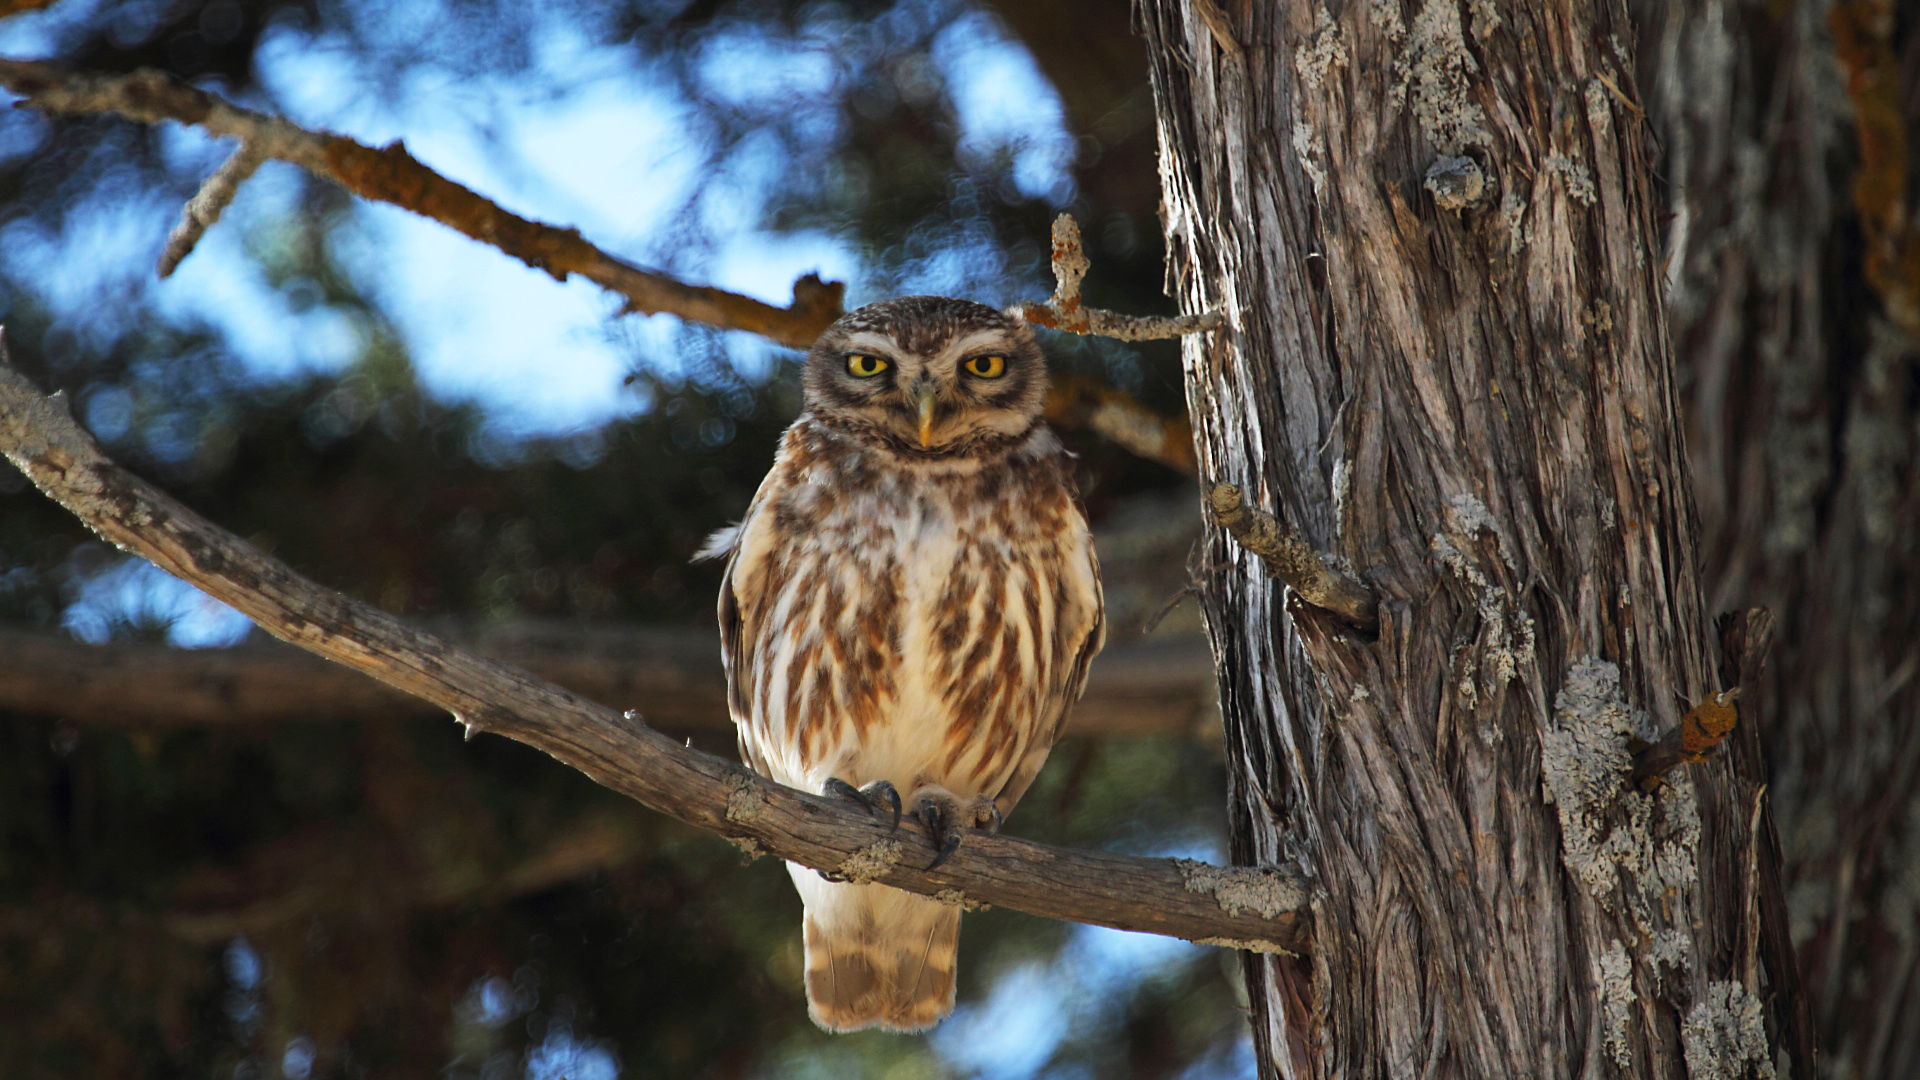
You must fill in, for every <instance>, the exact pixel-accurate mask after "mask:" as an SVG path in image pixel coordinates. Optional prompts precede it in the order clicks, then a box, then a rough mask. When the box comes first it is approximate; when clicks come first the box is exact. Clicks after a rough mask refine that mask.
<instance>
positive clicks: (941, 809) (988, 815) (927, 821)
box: [913, 788, 1000, 870]
mask: <svg viewBox="0 0 1920 1080" xmlns="http://www.w3.org/2000/svg"><path fill="white" fill-rule="evenodd" d="M913 816H914V819H915V820H917V821H919V822H920V824H921V825H922V826H924V827H925V828H926V830H927V838H928V839H930V840H932V841H933V846H934V847H935V848H936V849H937V854H935V855H934V857H933V861H932V862H930V863H928V864H927V869H929V870H933V869H936V868H938V867H939V866H940V864H941V863H944V862H946V861H947V860H948V859H949V858H951V857H952V856H953V853H954V852H956V851H958V850H960V834H961V830H962V829H985V830H986V831H988V832H996V833H997V832H999V831H1000V808H999V807H998V806H995V805H994V804H993V800H992V799H989V798H987V797H986V796H985V795H980V796H976V797H975V798H972V799H969V800H967V801H966V802H961V801H960V799H959V798H958V797H957V796H955V795H954V794H953V793H952V792H950V791H947V790H946V789H944V788H923V789H922V790H921V791H920V793H919V794H918V795H916V796H915V797H914V800H913Z"/></svg>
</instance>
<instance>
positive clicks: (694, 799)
mask: <svg viewBox="0 0 1920 1080" xmlns="http://www.w3.org/2000/svg"><path fill="white" fill-rule="evenodd" d="M0 452H4V453H5V454H6V456H7V458H8V459H9V460H11V461H12V462H13V463H14V464H15V465H16V466H18V467H19V468H20V470H21V471H22V472H24V473H25V474H26V475H27V476H28V477H29V478H30V479H32V481H33V482H34V484H35V485H37V486H38V487H39V488H40V490H41V491H43V492H45V493H46V494H47V495H49V496H51V497H52V498H53V499H54V500H55V501H57V502H59V503H60V504H61V505H62V506H65V507H66V508H67V509H68V510H69V511H71V512H73V514H74V515H75V516H77V517H79V518H80V520H81V521H82V522H84V523H85V524H86V525H87V526H88V527H89V528H91V529H93V530H94V531H95V532H97V533H98V534H100V536H102V537H103V538H105V539H106V540H108V541H109V542H111V543H113V544H116V545H118V546H119V547H121V548H123V549H125V550H127V551H129V552H132V553H134V554H136V555H140V556H142V557H144V558H146V559H148V560H150V561H152V562H153V563H154V564H155V565H157V566H159V567H160V568H161V569H163V570H166V571H167V572H168V573H171V574H173V575H174V576H176V577H179V578H181V579H183V580H185V581H188V582H190V583H192V584H193V585H195V586H197V587H199V588H200V589H201V590H202V591H204V592H206V593H208V594H209V595H211V596H213V597H215V598H216V599H219V600H222V601H224V602H226V603H227V604H229V605H231V606H233V607H234V608H236V609H238V610H239V611H240V612H242V613H243V614H245V615H247V616H248V617H249V618H251V619H252V620H253V621H254V623H255V624H256V625H258V626H260V627H261V628H262V629H264V630H266V631H267V632H269V633H271V634H273V635H274V636H275V637H279V638H281V639H282V640H285V641H288V642H291V643H293V644H295V645H298V646H300V647H301V648H303V649H306V650H308V651H309V652H313V653H315V654H317V655H320V656H323V657H326V658H327V659H329V660H333V661H335V662H337V663H340V664H343V665H345V666H347V667H350V668H353V669H354V670H356V671H359V672H362V673H363V674H367V675H371V676H373V677H374V678H376V679H379V680H380V681H381V682H384V683H386V684H387V685H389V686H392V687H394V688H396V689H399V690H403V691H405V692H407V693H409V694H413V695H415V696H417V697H420V698H423V699H425V700H427V701H429V702H431V703H433V704H434V705H436V706H438V707H439V708H441V709H445V710H447V711H448V712H451V713H453V715H454V717H455V719H457V720H459V721H460V722H461V723H463V724H465V725H466V726H467V730H468V733H469V734H472V733H473V732H476V731H481V730H487V731H492V732H495V733H498V734H501V735H505V736H507V737H508V738H512V739H515V740H517V741H519V742H523V743H526V744H527V745H529V746H532V747H535V748H536V749H539V750H541V751H544V752H545V753H547V754H550V755H552V756H553V757H554V758H556V759H557V760H559V761H561V762H564V763H565V764H568V765H570V766H572V767H573V768H576V769H578V770H580V771H581V772H583V773H585V774H586V775H587V776H589V777H591V778H592V779H593V780H594V781H596V782H597V783H599V784H601V785H603V786H605V787H608V788H611V789H613V790H615V791H619V792H621V793H623V794H625V795H628V796H629V797H631V798H633V799H635V800H637V801H639V802H641V803H643V804H645V805H647V806H650V807H652V808H653V809H655V810H659V811H660V812H662V813H665V814H667V815H669V816H671V817H674V818H676V819H678V820H680V821H682V822H685V823H687V824H689V825H693V826H695V827H697V828H701V829H705V830H707V831H710V832H715V833H718V834H720V835H722V836H724V837H727V838H728V839H730V840H732V841H733V842H734V843H735V844H738V845H740V846H742V847H743V848H745V849H747V850H748V851H749V852H755V853H762V852H763V853H766V854H771V855H775V856H778V857H780V858H783V859H788V860H791V861H793V862H798V863H801V864H803V865H806V866H811V867H814V868H816V869H824V870H827V871H830V872H834V873H837V874H839V875H841V876H843V877H847V876H854V877H857V879H858V880H863V881H877V882H881V883H884V884H887V885H891V886H894V887H896V888H900V889H905V890H908V891H910V892H916V893H920V894H923V895H927V896H933V897H935V898H937V899H941V900H944V901H946V902H949V903H953V904H956V905H963V906H971V905H979V904H992V905H998V906H1001V907H1009V908H1013V909H1015V910H1018V911H1025V912H1029V913H1031V914H1035V915H1042V916H1045V917H1048V918H1057V919H1068V920H1072V921H1075V922H1087V923H1095V924H1098V925H1102V926H1111V927H1116V928H1119V929H1124V930H1138V931H1146V932H1150V933H1157V934H1167V935H1171V936H1175V937H1182V938H1186V939H1188V940H1192V941H1199V942H1203V943H1210V944H1221V945H1230V946H1233V947H1236V948H1246V949H1260V950H1266V951H1271V950H1293V949H1298V948H1299V947H1300V943H1301V942H1302V941H1304V940H1305V936H1304V931H1305V928H1306V924H1307V921H1308V918H1309V916H1308V915H1307V914H1306V907H1307V904H1308V895H1307V890H1306V887H1305V885H1304V883H1303V882H1302V881H1301V880H1300V879H1299V878H1298V877H1297V876H1295V875H1294V874H1293V873H1292V872H1290V871H1286V870H1282V869H1279V868H1273V867H1216V866H1208V865H1206V864H1204V863H1195V862H1191V861H1187V860H1174V859H1149V858H1139V857H1135V856H1126V855H1116V854H1112V853H1109V852H1100V851H1071V850H1066V849H1062V848H1054V847H1048V846H1046V845H1042V844H1035V843H1031V842H1028V841H1024V840H1017V839H1014V838H1012V837H1008V836H997V835H992V834H987V833H975V834H970V835H969V836H968V837H967V839H966V840H965V841H964V842H963V843H962V844H961V845H960V849H959V851H958V852H957V853H956V854H955V855H954V857H953V858H952V859H950V860H948V861H947V862H946V863H945V864H944V865H942V866H941V867H940V868H939V869H938V870H933V871H928V870H923V869H921V867H924V866H926V865H927V864H928V863H930V862H931V861H932V860H933V857H934V854H935V849H934V846H933V845H932V844H931V843H930V842H928V840H927V838H926V836H925V834H924V833H923V832H921V831H920V830H919V828H918V827H917V826H913V827H908V828H902V829H899V830H898V831H892V830H890V829H889V827H888V824H887V823H886V822H883V821H880V820H878V819H877V818H876V817H874V816H872V815H870V814H867V813H865V812H863V811H858V810H855V809H853V808H852V807H851V806H850V805H849V804H848V803H847V802H846V801H845V800H837V799H828V798H823V797H820V796H815V795H809V794H806V793H803V792H799V791H795V790H793V789H791V788H786V787H782V786H781V785H779V784H776V783H773V782H772V781H769V780H767V779H765V778H764V777H760V776H756V775H754V774H752V773H750V772H748V771H746V770H745V769H742V768H740V767H739V766H738V765H735V764H733V763H732V762H729V761H725V760H722V759H721V758H718V757H714V756H713V755H711V754H706V753H702V752H700V751H697V750H694V749H692V748H691V747H687V746H682V745H680V744H679V743H676V742H674V741H673V740H672V739H669V738H667V737H666V736H664V735H662V734H660V733H659V732H657V731H655V730H653V729H652V728H650V727H648V726H647V725H646V724H644V723H642V722H641V721H640V718H639V717H638V716H637V714H627V715H622V714H621V713H619V712H616V711H614V710H612V709H609V708H607V707H605V706H603V705H598V704H595V703H593V702H591V701H588V700H587V699H585V698H582V697H580V696H579V695H577V694H574V693H572V692H570V691H567V690H564V689H562V688H560V687H558V686H554V685H553V684H551V683H546V682H542V681H540V680H539V679H537V678H535V677H533V676H532V675H529V674H527V673H526V672H524V671H521V670H519V669H517V668H513V667H509V666H508V665H506V664H502V663H499V662H498V661H494V660H489V659H487V658H485V657H482V656H480V655H478V654H476V653H473V652H471V651H469V650H466V649H462V648H459V647H457V646H453V645H450V644H448V643H446V642H444V641H441V640H439V639H437V638H435V637H434V636H432V635H430V634H427V633H425V632H424V631H422V630H420V629H418V628H416V627H413V626H410V625H408V624H407V623H405V622H403V621H402V620H400V619H398V618H396V617H394V616H392V615H389V614H387V613H386V612H384V611H381V610H379V609H378V608H375V607H373V606H371V605H369V604H365V603H361V602H359V601H356V600H353V599H350V598H348V597H346V596H343V595H341V594H339V593H336V592H332V591H331V590H328V589H324V588H322V587H320V586H319V585H316V584H314V583H313V582H311V581H308V580H306V579H305V578H303V577H301V576H299V575H298V574H296V573H294V572H293V570H292V569H291V568H289V567H288V566H286V565H285V564H283V563H280V562H278V561H276V560H274V559H272V558H270V557H268V556H267V555H265V554H263V553H262V552H260V551H258V550H257V549H255V548H253V547H252V546H250V545H248V544H247V543H246V542H245V541H243V540H241V539H240V538H239V537H237V536H234V535H233V534H232V533H229V532H227V531H225V530H224V529H221V528H219V527H218V526H215V525H213V524H212V523H211V522H208V521H207V520H205V519H204V518H202V517H200V516H199V515H198V514H196V513H194V512H193V511H192V510H190V509H188V508H187V507H186V506H185V505H184V504H182V503H180V502H179V501H177V500H175V499H174V498H172V497H171V496H169V495H167V494H165V493H163V492H161V491H159V490H158V489H156V488H154V487H153V486H152V485H150V484H148V483H147V482H146V481H144V480H142V479H140V478H139V477H137V476H134V475H133V474H132V473H129V472H127V471H126V470H124V469H121V468H120V467H119V466H117V465H115V464H114V463H113V462H112V461H111V460H109V459H108V458H107V457H106V456H105V455H104V454H103V453H101V451H100V448H99V447H98V446H97V445H96V444H95V443H94V441H93V439H92V437H91V436H89V435H88V434H87V433H86V431H85V430H83V429H82V428H81V427H80V426H79V424H77V423H75V422H74V420H73V417H72V416H71V415H69V414H68V412H67V410H66V405H65V401H64V399H62V398H60V397H59V396H57V395H56V396H55V397H53V398H48V397H43V396H42V395H41V394H40V393H39V392H38V391H37V390H35V389H34V387H33V386H32V385H31V384H30V383H28V382H27V380H26V379H25V378H24V377H23V376H21V375H20V374H19V373H18V372H16V371H14V370H13V369H12V368H11V367H7V366H5V365H4V355H0Z"/></svg>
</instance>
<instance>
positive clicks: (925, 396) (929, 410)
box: [920, 385, 933, 450]
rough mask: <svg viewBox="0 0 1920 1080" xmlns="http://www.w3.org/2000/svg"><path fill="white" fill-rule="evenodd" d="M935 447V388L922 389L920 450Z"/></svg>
mask: <svg viewBox="0 0 1920 1080" xmlns="http://www.w3.org/2000/svg"><path fill="white" fill-rule="evenodd" d="M931 446H933V387H932V385H927V386H922V387H921V388H920V448H921V449H922V450H925V449H928V448H930V447H931Z"/></svg>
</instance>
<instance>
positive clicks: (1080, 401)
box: [1047, 375, 1197, 476]
mask: <svg viewBox="0 0 1920 1080" xmlns="http://www.w3.org/2000/svg"><path fill="white" fill-rule="evenodd" d="M1047 421H1048V422H1049V423H1052V424H1054V425H1057V426H1059V427H1072V428H1086V429H1088V430H1090V431H1093V432H1096V433H1098V434H1100V435H1102V436H1105V437H1106V438H1108V439H1110V440H1112V441H1113V442H1116V443H1119V444H1120V446H1121V447H1123V448H1124V449H1126V450H1128V451H1130V452H1132V453H1133V454H1136V455H1138V456H1140V457H1143V458H1147V459H1149V460H1151V461H1157V462H1159V463H1160V464H1162V465H1165V466H1167V467H1168V468H1170V469H1178V470H1179V471H1181V472H1183V473H1186V474H1187V475H1188V476H1192V475H1193V474H1194V473H1195V472H1196V471H1197V467H1196V466H1195V465H1194V461H1193V425H1192V424H1190V423H1188V422H1187V418H1186V417H1184V416H1162V415H1160V414H1159V413H1157V412H1155V411H1153V410H1152V409H1149V408H1147V407H1146V406H1145V405H1142V404H1140V403H1139V402H1138V401H1135V400H1134V399H1133V398H1131V397H1129V396H1128V395H1126V394H1123V393H1121V392H1120V391H1118V390H1115V389H1114V388H1113V387H1111V386H1106V385H1104V384H1102V383H1098V382H1095V381H1094V380H1092V379H1089V378H1086V377H1084V376H1080V375H1055V376H1054V377H1053V388H1052V389H1051V390H1050V391H1048V393H1047Z"/></svg>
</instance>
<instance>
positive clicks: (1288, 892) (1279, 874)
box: [1173, 859, 1307, 919]
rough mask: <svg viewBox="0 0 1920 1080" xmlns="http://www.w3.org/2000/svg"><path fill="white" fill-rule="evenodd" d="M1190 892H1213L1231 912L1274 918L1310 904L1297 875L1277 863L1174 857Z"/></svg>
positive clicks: (1225, 910) (1221, 906)
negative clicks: (1242, 863)
mask: <svg viewBox="0 0 1920 1080" xmlns="http://www.w3.org/2000/svg"><path fill="white" fill-rule="evenodd" d="M1173 864H1174V865H1175V866H1177V867H1179V868H1180V876H1181V877H1183V878H1185V879H1186V886H1187V891H1188V892H1195V893H1201V894H1203V895H1207V896H1211V897H1213V899H1214V902H1215V903H1217V904H1219V905H1220V910H1222V911H1224V912H1226V913H1227V914H1229V915H1239V914H1242V913H1244V912H1249V911H1251V912H1254V913H1256V914H1258V915H1259V916H1260V917H1261V918H1263V919H1271V918H1275V917H1276V916H1280V915H1284V914H1286V913H1288V912H1290V911H1299V910H1300V909H1301V908H1304V907H1306V906H1307V891H1306V889H1304V888H1302V887H1301V885H1300V882H1299V881H1298V879H1296V878H1295V877H1294V875H1292V874H1290V873H1288V872H1287V871H1285V870H1282V869H1280V868H1279V867H1274V866H1214V865H1212V864H1210V863H1203V862H1196V861H1194V860H1193V859H1175V860H1173Z"/></svg>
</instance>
